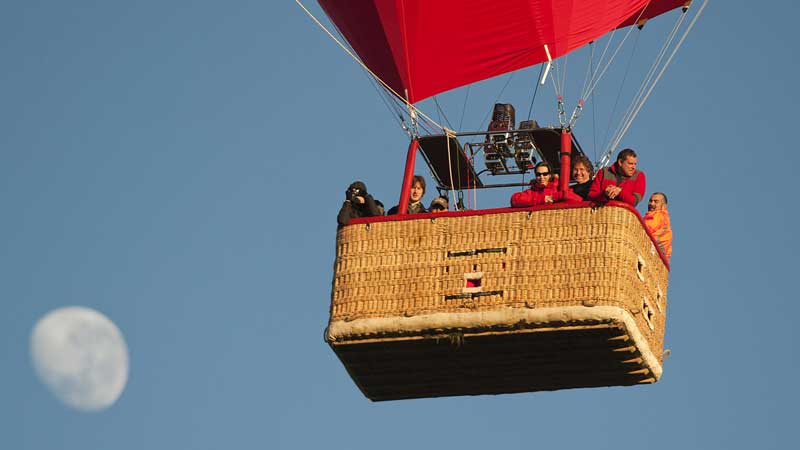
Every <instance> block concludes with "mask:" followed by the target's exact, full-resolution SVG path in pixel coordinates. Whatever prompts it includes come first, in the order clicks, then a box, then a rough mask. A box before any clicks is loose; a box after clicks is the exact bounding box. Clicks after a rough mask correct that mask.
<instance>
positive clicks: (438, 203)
mask: <svg viewBox="0 0 800 450" xmlns="http://www.w3.org/2000/svg"><path fill="white" fill-rule="evenodd" d="M448 209H450V202H449V201H448V200H447V197H445V196H444V195H440V196H438V197H436V198H435V199H433V200H431V206H430V207H429V208H428V210H429V211H430V212H435V213H438V212H445V211H447V210H448Z"/></svg>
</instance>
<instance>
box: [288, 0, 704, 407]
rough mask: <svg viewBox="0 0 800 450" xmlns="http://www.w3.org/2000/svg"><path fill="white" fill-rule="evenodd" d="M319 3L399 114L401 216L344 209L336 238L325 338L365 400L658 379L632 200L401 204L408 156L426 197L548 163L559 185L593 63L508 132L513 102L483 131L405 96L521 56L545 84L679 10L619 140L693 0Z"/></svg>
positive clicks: (660, 313)
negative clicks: (571, 95) (614, 38)
mask: <svg viewBox="0 0 800 450" xmlns="http://www.w3.org/2000/svg"><path fill="white" fill-rule="evenodd" d="M318 1H319V4H320V6H321V7H322V9H323V10H324V12H325V13H326V15H327V16H328V18H329V19H330V21H331V23H332V24H333V25H334V26H335V29H336V31H337V32H338V33H339V35H340V36H341V37H342V38H343V39H344V40H343V41H340V42H341V44H342V45H343V47H344V48H345V49H346V50H347V51H348V52H349V53H350V54H351V55H352V56H353V57H354V58H355V59H356V60H357V61H358V62H359V64H362V66H363V67H364V68H365V70H367V71H368V72H369V74H370V76H371V77H373V78H374V80H376V82H377V83H378V84H379V85H380V87H381V88H382V89H384V90H385V91H386V92H387V93H388V95H389V96H390V97H391V98H392V99H393V101H395V102H397V104H398V105H400V106H401V107H402V108H403V109H404V110H405V113H406V114H405V120H404V121H403V122H402V125H403V127H404V129H405V130H406V131H407V133H408V135H409V137H410V143H409V146H408V149H407V158H406V166H405V170H404V176H403V183H402V188H401V194H400V199H399V206H400V213H399V214H398V215H394V216H382V217H370V218H359V219H355V220H353V221H352V222H351V223H350V224H348V225H347V226H345V227H342V228H341V229H340V230H339V231H338V232H337V238H336V259H335V264H334V276H333V286H332V295H331V308H330V321H329V323H328V326H327V328H326V331H325V340H326V342H327V343H328V344H329V345H330V347H331V348H332V349H333V351H334V352H335V353H336V355H337V356H338V357H339V359H340V360H341V362H342V363H343V365H344V367H345V368H346V370H347V372H348V373H349V374H350V376H351V377H352V379H353V381H354V382H355V384H356V385H357V386H358V387H359V388H360V390H361V391H362V392H363V393H364V395H365V396H366V397H368V398H370V399H372V400H375V401H380V400H395V399H408V398H422V397H439V396H453V395H480V394H501V393H516V392H530V391H542V390H558V389H565V388H579V387H599V386H629V385H637V384H648V383H654V382H656V381H657V380H658V379H659V378H660V377H661V375H662V363H663V359H664V350H663V349H664V344H663V338H664V329H665V321H666V312H667V287H668V278H669V262H668V260H667V258H666V257H665V255H664V254H663V252H662V251H661V250H660V249H659V247H658V245H657V243H656V241H655V240H654V238H653V236H652V235H650V233H649V232H648V231H647V229H646V228H645V227H644V224H643V222H642V218H641V216H640V215H639V213H638V211H636V209H635V208H634V207H632V206H630V205H628V204H624V203H620V202H613V201H612V202H608V203H606V204H604V205H602V206H599V205H597V204H593V203H589V202H579V203H552V204H547V205H541V206H534V207H529V208H513V209H512V208H494V209H475V208H469V207H468V206H464V205H463V197H461V196H459V198H458V201H457V203H458V204H459V206H460V207H459V208H457V209H458V210H456V211H450V212H445V213H440V214H406V212H407V211H406V207H407V205H408V200H409V191H410V188H411V183H412V177H413V173H414V166H415V162H416V155H417V154H418V153H419V154H421V155H422V156H423V158H424V160H425V162H426V164H427V165H428V167H429V168H430V171H431V174H432V176H433V178H434V179H435V181H436V183H437V187H438V188H439V189H440V191H445V192H449V193H453V192H458V193H461V192H463V191H465V190H466V191H468V192H469V191H473V192H474V191H477V190H480V189H486V188H492V187H494V188H498V187H508V186H521V185H524V184H525V183H495V182H492V181H489V180H490V179H494V178H493V177H495V176H509V175H511V176H514V175H519V174H525V173H530V170H531V168H532V167H533V163H534V162H536V161H547V162H548V163H549V164H550V165H551V167H553V168H555V169H556V170H558V171H559V172H560V174H561V176H560V189H562V190H566V189H568V188H569V182H570V170H569V169H570V161H571V158H572V157H574V156H575V155H576V154H577V155H583V154H584V152H583V149H582V148H581V146H580V144H579V143H578V142H577V140H576V139H575V138H574V136H572V133H571V131H572V127H573V126H574V124H575V122H576V120H578V118H579V117H580V115H581V111H582V108H583V107H584V104H585V101H586V99H588V98H589V97H588V96H589V94H590V92H591V90H592V89H594V86H595V85H596V81H597V80H598V79H599V78H600V77H601V76H602V75H601V72H600V71H601V69H602V67H601V66H599V65H598V67H597V70H596V71H595V72H594V73H592V74H591V75H592V76H591V77H588V76H587V82H586V83H585V86H584V89H583V90H582V91H581V95H580V97H579V99H578V101H577V103H576V106H575V108H574V110H573V111H572V113H571V114H568V111H567V109H566V107H565V105H566V104H567V102H566V101H565V100H564V98H563V97H562V96H561V95H560V92H559V90H558V89H556V94H557V99H556V100H557V101H556V105H557V107H556V110H557V115H558V120H559V125H558V126H551V127H542V126H539V124H538V123H537V122H536V121H533V120H526V121H522V122H520V123H519V124H517V123H516V122H515V118H514V109H513V107H511V106H510V105H506V104H497V105H495V107H494V110H493V112H494V115H493V120H492V122H491V123H490V125H489V127H488V129H486V130H478V131H467V132H465V131H454V130H450V129H448V128H447V127H444V126H441V125H439V124H437V123H436V122H435V121H434V120H432V119H430V117H428V116H427V115H424V114H423V113H422V112H421V111H420V110H419V109H418V108H417V107H416V106H415V105H416V104H417V103H418V102H420V101H422V100H424V99H426V98H430V97H432V96H435V95H437V94H440V93H442V92H445V91H448V90H451V89H455V88H458V87H461V86H466V85H469V84H471V83H475V82H479V81H481V80H485V79H488V78H491V77H494V76H497V75H500V74H504V73H508V72H513V71H516V70H519V69H523V68H526V67H530V66H532V65H536V64H542V70H541V72H540V74H541V80H540V81H541V82H542V83H544V82H546V80H547V77H548V73H549V72H550V71H551V69H552V68H553V66H554V65H556V64H558V61H559V58H561V57H564V56H565V55H568V54H569V53H570V52H573V51H574V50H576V49H579V48H581V47H584V46H587V45H589V44H591V43H593V42H595V41H596V40H598V39H599V38H601V37H603V36H604V35H607V34H608V33H613V32H615V30H619V32H622V33H629V32H630V31H631V30H634V29H641V28H642V26H643V25H644V24H645V22H647V21H648V20H649V19H652V18H654V17H656V16H660V15H662V14H665V13H668V12H671V11H673V10H677V12H676V13H675V14H678V15H679V22H680V23H681V25H682V26H685V28H684V31H683V34H682V35H681V34H680V32H678V30H679V28H678V27H677V25H676V28H674V29H673V31H672V32H671V36H669V39H670V43H671V45H672V47H666V46H665V47H664V49H663V50H662V52H661V54H659V55H658V58H659V64H661V65H660V66H656V65H654V68H653V69H651V72H650V73H649V74H648V77H649V80H648V83H649V84H646V85H644V87H643V88H642V89H640V92H639V93H637V100H636V102H639V103H637V104H636V105H634V106H633V109H632V110H631V111H633V112H632V113H631V114H630V115H628V116H626V118H625V119H624V120H623V124H622V125H621V128H620V129H621V130H623V133H624V130H625V129H626V128H625V127H629V126H630V122H631V121H632V118H633V117H635V114H636V113H638V109H636V108H641V104H642V103H643V102H644V100H646V98H647V96H648V95H649V93H650V92H651V91H652V88H653V87H654V86H655V83H656V82H657V81H658V79H659V78H660V76H661V74H662V73H663V69H665V68H666V65H668V64H669V62H670V61H671V60H672V56H674V51H675V50H677V48H678V47H679V46H680V44H681V43H682V42H683V39H684V38H685V37H686V33H688V31H689V30H690V29H691V27H692V26H693V25H694V23H695V21H696V20H697V17H698V16H699V13H700V12H702V10H703V8H704V7H705V5H706V3H703V4H702V5H701V8H700V9H699V10H698V11H697V13H695V15H694V16H693V19H691V21H690V22H689V23H688V25H687V23H686V22H685V20H686V19H685V17H686V13H687V11H688V10H689V9H690V8H689V6H690V3H691V2H687V1H685V0H569V1H566V0H494V1H485V0H436V1H431V0H318ZM298 3H299V1H298ZM331 35H332V36H334V37H335V33H331ZM665 63H666V64H665ZM551 78H552V75H551ZM537 81H539V80H537ZM616 144H618V141H617V142H616V143H612V144H611V146H610V149H609V151H608V155H610V154H611V151H612V150H614V147H615V146H616ZM608 155H606V156H604V157H603V158H601V160H600V161H598V162H597V166H598V167H602V166H603V165H605V164H607V163H608ZM481 160H482V164H483V166H485V168H483V167H482V166H481V163H480V161H481ZM398 172H399V171H398Z"/></svg>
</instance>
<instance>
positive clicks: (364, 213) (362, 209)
mask: <svg viewBox="0 0 800 450" xmlns="http://www.w3.org/2000/svg"><path fill="white" fill-rule="evenodd" d="M380 215H381V211H380V209H379V208H378V205H377V204H376V203H375V199H373V198H372V196H371V195H369V194H367V195H365V196H364V203H360V204H356V203H353V202H351V201H350V200H345V201H344V203H343V204H342V208H341V209H340V210H339V216H338V217H337V218H336V221H337V222H338V223H339V228H342V227H343V226H345V225H347V224H348V223H350V220H351V219H356V218H359V217H373V216H380Z"/></svg>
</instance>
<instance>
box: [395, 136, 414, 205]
mask: <svg viewBox="0 0 800 450" xmlns="http://www.w3.org/2000/svg"><path fill="white" fill-rule="evenodd" d="M417 148H419V141H418V140H417V139H416V138H414V139H412V140H411V142H410V143H409V144H408V155H406V171H405V174H404V175H403V188H402V189H401V190H400V203H398V204H397V214H398V215H401V216H402V215H405V214H406V213H407V212H408V199H409V198H410V197H411V182H412V181H414V162H415V160H416V158H417Z"/></svg>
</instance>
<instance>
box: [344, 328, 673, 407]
mask: <svg viewBox="0 0 800 450" xmlns="http://www.w3.org/2000/svg"><path fill="white" fill-rule="evenodd" d="M634 334H635V333H634ZM636 341H637V339H631V337H630V336H629V334H628V332H627V330H626V327H625V324H624V323H623V322H616V321H615V322H609V323H601V324H593V325H577V326H563V327H554V328H534V329H525V330H508V331H486V332H473V333H468V332H464V333H463V334H462V333H451V334H441V335H436V336H404V337H395V338H391V339H371V340H364V341H360V342H359V341H349V342H331V347H332V348H333V350H334V351H335V352H336V354H337V356H338V357H339V359H340V360H341V361H342V363H343V364H344V366H345V367H346V368H347V371H348V372H349V373H350V376H351V377H352V378H353V380H354V381H355V383H356V384H357V385H358V387H359V388H360V389H361V391H362V392H363V393H364V395H365V396H367V397H368V398H369V399H371V400H373V401H384V400H400V399H411V398H423V397H445V396H457V395H484V394H506V393H518V392H532V391H551V390H557V389H569V388H581V387H601V386H630V385H635V384H642V383H653V382H655V381H656V380H657V378H658V375H660V373H658V374H654V373H653V372H652V371H651V370H650V368H649V367H648V365H647V364H646V362H645V361H646V360H647V359H648V358H646V357H644V358H643V356H642V350H643V349H641V348H639V346H637V345H636ZM644 350H645V352H648V350H646V349H644ZM659 369H660V367H659ZM658 372H660V370H659V371H658Z"/></svg>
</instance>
